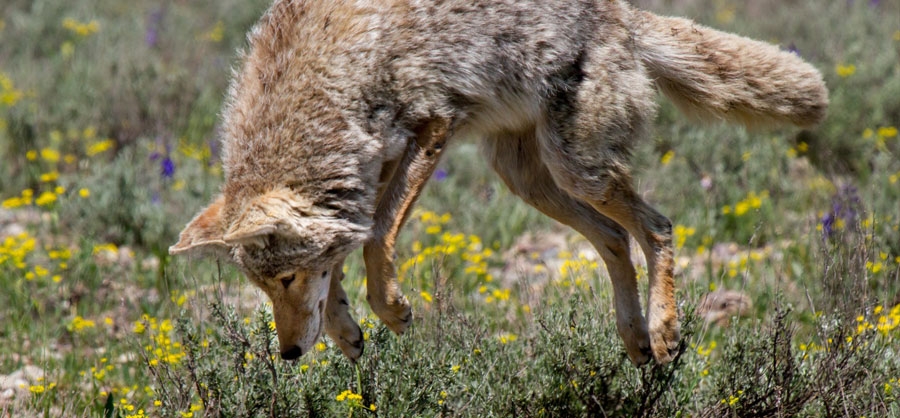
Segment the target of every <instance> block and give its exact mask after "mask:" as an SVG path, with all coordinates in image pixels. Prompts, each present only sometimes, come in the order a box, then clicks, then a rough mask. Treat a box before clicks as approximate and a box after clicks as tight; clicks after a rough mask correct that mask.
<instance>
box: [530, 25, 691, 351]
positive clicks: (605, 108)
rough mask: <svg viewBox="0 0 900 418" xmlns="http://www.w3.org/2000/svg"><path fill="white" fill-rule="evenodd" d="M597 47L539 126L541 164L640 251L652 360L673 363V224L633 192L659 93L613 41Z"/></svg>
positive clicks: (624, 42) (676, 330) (621, 45)
mask: <svg viewBox="0 0 900 418" xmlns="http://www.w3.org/2000/svg"><path fill="white" fill-rule="evenodd" d="M605 41H608V42H605V43H602V44H599V43H598V44H597V45H593V46H592V47H590V48H589V51H590V52H589V54H588V55H589V56H588V57H587V58H586V61H585V63H584V65H583V68H582V72H583V76H584V78H583V79H582V80H581V81H580V82H579V84H578V86H577V88H576V90H577V93H575V94H560V95H559V96H558V97H555V98H553V99H552V102H551V104H550V106H549V110H548V116H549V117H548V120H547V121H546V124H545V125H543V126H539V127H538V135H537V138H538V142H539V144H540V153H541V160H542V161H543V162H544V164H546V165H547V168H548V169H549V171H550V174H551V176H552V177H553V180H554V182H555V183H556V184H557V185H558V186H559V187H560V188H562V189H563V190H565V191H566V192H567V193H568V194H570V195H571V196H573V197H575V198H576V199H578V200H581V201H584V202H587V203H588V204H590V205H591V206H592V207H593V208H594V209H596V210H597V211H598V212H600V213H601V214H603V215H604V216H606V217H608V218H610V219H612V220H613V221H615V222H616V223H617V224H619V225H621V226H622V227H624V228H625V229H626V230H627V231H628V233H630V234H631V235H632V236H633V237H634V238H635V240H637V242H638V244H640V246H641V250H642V251H643V253H644V255H645V257H646V259H647V267H648V270H649V273H650V274H649V276H650V285H649V291H648V294H649V295H648V301H647V323H648V327H649V333H650V347H651V350H652V352H653V357H654V358H655V359H656V361H657V362H659V363H667V362H669V361H671V360H672V359H673V358H674V354H675V352H676V351H677V350H678V344H679V339H680V332H679V327H678V316H677V312H676V309H675V284H674V279H673V277H672V274H673V271H672V270H673V262H672V255H673V252H672V225H671V222H670V221H669V220H668V219H667V218H666V217H665V216H663V215H661V214H660V213H659V212H657V211H656V210H655V209H653V208H652V207H650V205H648V204H647V203H645V202H644V201H643V200H642V199H641V198H640V197H639V196H638V195H637V193H635V191H634V190H633V189H632V186H631V183H632V181H631V175H630V170H629V158H630V155H629V149H630V147H631V144H632V143H633V142H635V141H637V140H639V139H640V138H641V137H643V136H645V134H646V131H647V130H648V125H649V123H650V121H652V120H653V115H654V114H655V106H656V105H655V101H654V97H655V92H654V90H653V88H652V84H651V81H650V79H649V78H648V76H647V74H646V72H645V71H644V69H643V67H642V66H641V64H640V63H639V62H638V61H637V59H636V58H635V57H634V56H633V55H632V54H631V52H630V51H628V50H627V48H625V47H624V45H628V42H627V40H621V42H617V41H616V40H614V39H611V40H605Z"/></svg>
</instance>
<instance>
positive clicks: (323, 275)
mask: <svg viewBox="0 0 900 418" xmlns="http://www.w3.org/2000/svg"><path fill="white" fill-rule="evenodd" d="M325 276H328V270H325V271H323V272H322V278H323V279H324V278H325Z"/></svg>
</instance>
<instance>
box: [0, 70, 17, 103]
mask: <svg viewBox="0 0 900 418" xmlns="http://www.w3.org/2000/svg"><path fill="white" fill-rule="evenodd" d="M21 98H22V92H21V91H19V90H17V89H16V88H15V86H13V82H12V80H11V79H10V78H9V77H8V76H7V75H6V74H4V73H2V72H0V107H7V106H14V105H15V104H16V102H18V101H19V100H20V99H21Z"/></svg>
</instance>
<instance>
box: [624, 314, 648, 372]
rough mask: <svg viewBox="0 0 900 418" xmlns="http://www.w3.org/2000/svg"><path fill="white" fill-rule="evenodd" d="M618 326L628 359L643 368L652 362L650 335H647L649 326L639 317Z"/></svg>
mask: <svg viewBox="0 0 900 418" xmlns="http://www.w3.org/2000/svg"><path fill="white" fill-rule="evenodd" d="M616 325H617V328H618V330H619V337H621V338H622V342H623V343H625V352H626V353H627V354H628V359H629V360H631V362H632V363H634V365H635V366H642V365H644V364H647V363H648V362H650V335H649V334H648V333H647V324H646V323H645V322H644V321H643V318H640V317H637V318H635V319H634V320H632V321H630V322H621V323H617V324H616Z"/></svg>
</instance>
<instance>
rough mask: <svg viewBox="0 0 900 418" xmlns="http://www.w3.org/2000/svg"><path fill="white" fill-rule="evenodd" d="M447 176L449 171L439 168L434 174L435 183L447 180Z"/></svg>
mask: <svg viewBox="0 0 900 418" xmlns="http://www.w3.org/2000/svg"><path fill="white" fill-rule="evenodd" d="M447 176H448V174H447V170H444V169H443V168H439V169H437V170H436V171H435V172H434V180H435V181H444V180H447Z"/></svg>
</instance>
